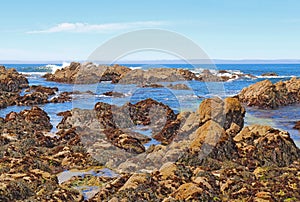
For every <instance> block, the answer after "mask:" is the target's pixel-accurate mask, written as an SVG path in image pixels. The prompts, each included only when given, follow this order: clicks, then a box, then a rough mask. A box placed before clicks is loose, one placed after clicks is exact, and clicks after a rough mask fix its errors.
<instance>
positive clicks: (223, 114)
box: [198, 97, 246, 130]
mask: <svg viewBox="0 0 300 202" xmlns="http://www.w3.org/2000/svg"><path fill="white" fill-rule="evenodd" d="M198 113H199V116H200V125H201V124H204V123H205V122H207V121H209V120H213V121H215V122H217V123H218V124H220V125H221V126H222V127H223V128H224V129H225V130H227V129H229V128H230V127H231V124H232V123H235V124H236V125H238V126H239V127H240V129H242V128H243V126H244V116H245V113H246V111H245V108H244V107H243V106H242V105H241V103H240V102H239V100H238V99H237V98H225V99H224V101H223V100H222V99H220V98H217V97H215V98H209V99H206V100H203V102H202V103H201V104H200V106H199V109H198Z"/></svg>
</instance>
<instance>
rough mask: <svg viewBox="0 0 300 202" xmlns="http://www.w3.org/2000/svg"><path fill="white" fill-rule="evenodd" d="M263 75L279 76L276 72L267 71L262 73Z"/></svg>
mask: <svg viewBox="0 0 300 202" xmlns="http://www.w3.org/2000/svg"><path fill="white" fill-rule="evenodd" d="M261 76H278V74H277V73H275V72H267V73H263V74H261Z"/></svg>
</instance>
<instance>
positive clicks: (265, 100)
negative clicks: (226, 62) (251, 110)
mask: <svg viewBox="0 0 300 202" xmlns="http://www.w3.org/2000/svg"><path fill="white" fill-rule="evenodd" d="M299 89H300V79H297V78H296V77H293V78H291V79H290V80H288V81H279V82H277V83H275V84H273V83H272V82H271V81H269V80H264V81H260V82H258V83H255V84H253V85H251V86H249V87H247V88H244V89H243V90H242V91H241V92H240V93H239V95H238V97H239V99H240V101H241V102H243V103H246V104H247V105H248V106H256V107H259V108H264V109H275V108H277V107H280V106H285V105H290V104H294V103H299V101H300V93H299V92H300V91H299Z"/></svg>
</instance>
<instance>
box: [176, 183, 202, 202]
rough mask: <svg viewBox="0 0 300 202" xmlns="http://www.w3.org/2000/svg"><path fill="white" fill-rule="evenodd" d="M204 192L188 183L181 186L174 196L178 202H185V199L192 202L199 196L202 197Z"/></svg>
mask: <svg viewBox="0 0 300 202" xmlns="http://www.w3.org/2000/svg"><path fill="white" fill-rule="evenodd" d="M202 192H203V189H201V188H200V187H198V186H197V185H196V184H194V183H191V182H190V183H186V184H183V185H181V186H180V187H179V188H178V189H177V190H176V191H175V192H174V193H172V196H173V197H174V198H175V199H176V200H185V199H190V200H193V199H194V200H195V199H197V198H198V196H199V195H201V194H202Z"/></svg>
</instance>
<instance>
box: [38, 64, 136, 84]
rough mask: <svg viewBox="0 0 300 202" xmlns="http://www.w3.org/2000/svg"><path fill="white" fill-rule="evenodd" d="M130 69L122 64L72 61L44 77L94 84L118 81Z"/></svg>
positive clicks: (59, 80)
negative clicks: (112, 64)
mask: <svg viewBox="0 0 300 202" xmlns="http://www.w3.org/2000/svg"><path fill="white" fill-rule="evenodd" d="M128 71H131V70H130V69H129V68H127V67H124V66H120V65H114V66H105V65H102V66H101V65H99V66H97V65H95V64H93V63H82V64H80V63H78V62H72V63H71V64H70V66H67V67H65V68H63V69H60V70H57V71H56V72H55V73H54V74H50V73H49V74H46V75H44V77H45V78H46V79H47V80H48V81H55V82H61V83H78V84H92V83H98V82H101V81H112V82H113V83H116V82H117V81H118V80H119V79H120V78H121V77H122V76H123V74H126V73H127V72H128Z"/></svg>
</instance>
